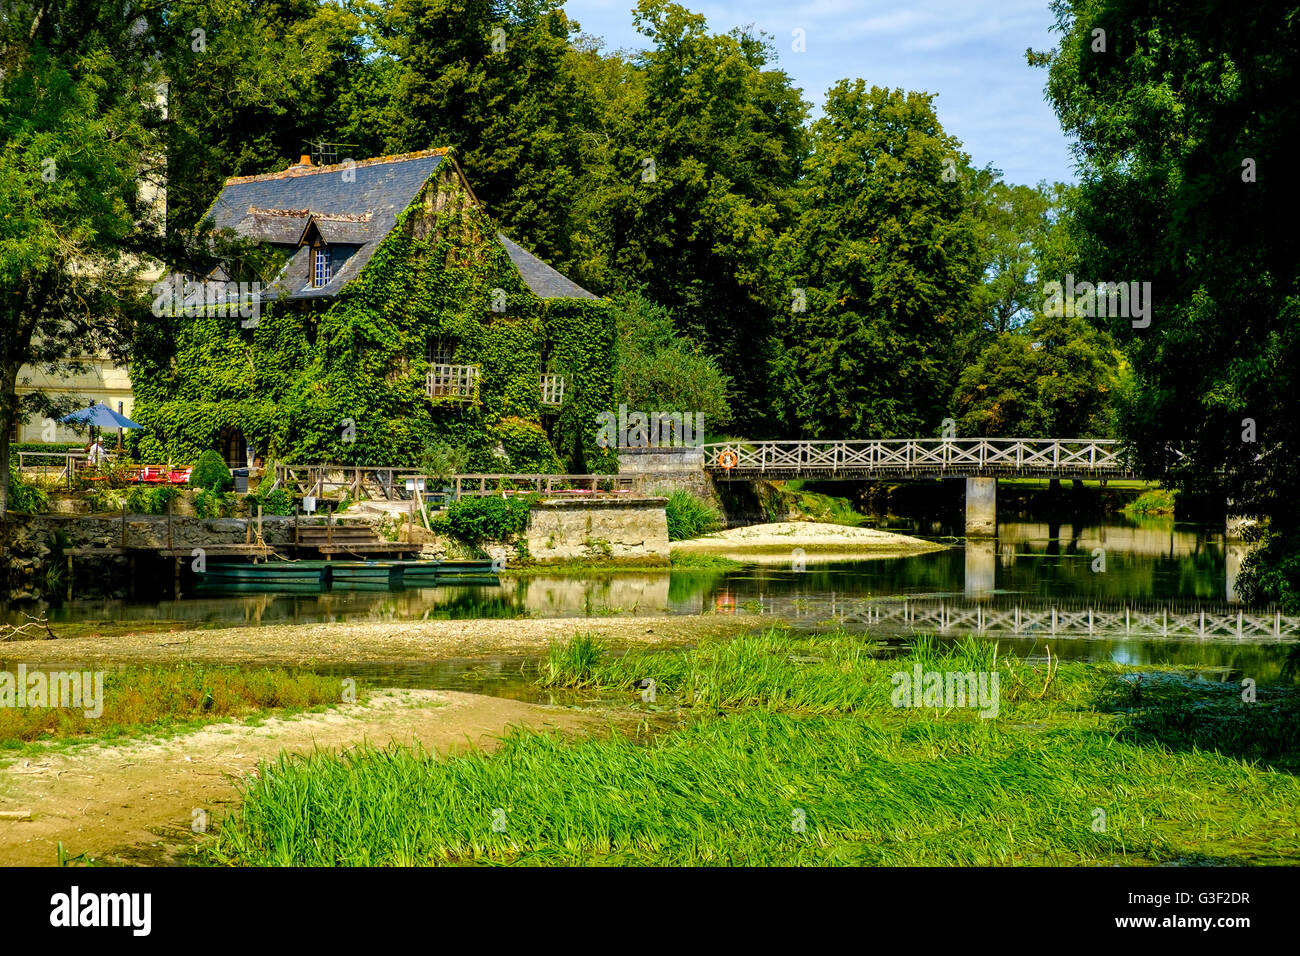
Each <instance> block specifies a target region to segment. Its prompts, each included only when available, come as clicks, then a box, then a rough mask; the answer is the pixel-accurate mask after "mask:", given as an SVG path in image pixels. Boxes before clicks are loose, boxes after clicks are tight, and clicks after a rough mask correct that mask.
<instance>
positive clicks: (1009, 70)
mask: <svg viewBox="0 0 1300 956" xmlns="http://www.w3.org/2000/svg"><path fill="white" fill-rule="evenodd" d="M679 2H682V3H683V5H684V6H686V7H687V8H688V9H690V10H692V11H694V12H696V13H702V14H704V15H705V16H706V17H708V20H709V29H710V30H711V31H713V32H714V33H723V32H725V31H727V30H730V29H731V28H733V27H738V26H740V27H743V26H748V25H751V24H752V25H753V27H754V29H755V30H756V31H761V32H763V33H767V34H770V35H771V36H773V37H774V38H775V44H776V47H777V51H778V54H779V61H778V66H779V67H780V68H781V69H784V70H785V71H786V72H787V73H789V74H790V76H791V77H793V78H794V82H795V85H796V86H799V87H802V89H803V97H804V99H805V100H808V101H809V102H811V103H813V105H814V107H817V108H820V106H821V103H822V101H823V99H824V98H825V95H826V91H827V90H828V89H829V88H830V87H831V86H832V85H834V84H835V82H836V81H838V80H840V79H842V78H845V77H850V78H857V77H861V78H862V79H864V80H866V81H867V84H868V85H874V86H886V87H902V88H903V89H906V90H923V91H925V92H928V93H935V94H937V96H936V98H935V106H936V109H937V110H938V114H939V121H940V122H941V123H943V126H944V129H946V130H947V131H948V132H949V133H951V134H953V135H954V136H956V137H957V138H958V139H960V140H961V141H962V144H963V146H964V147H965V149H966V151H967V152H968V153H970V155H971V158H972V160H973V161H974V163H975V165H977V166H983V165H985V164H989V163H991V164H992V165H993V166H994V167H995V168H997V169H1001V170H1002V171H1003V174H1004V178H1005V179H1006V180H1007V181H1008V182H1011V183H1024V184H1028V185H1032V184H1034V183H1037V182H1038V181H1039V180H1040V179H1045V180H1047V181H1048V182H1055V181H1058V180H1059V181H1062V182H1073V181H1074V180H1075V176H1074V172H1073V168H1072V166H1071V162H1070V153H1069V149H1068V144H1067V142H1066V138H1065V134H1064V133H1062V132H1061V126H1060V123H1059V122H1057V119H1056V115H1055V114H1054V113H1053V112H1052V110H1051V108H1050V107H1049V106H1048V105H1047V102H1046V100H1045V99H1044V98H1043V86H1044V84H1045V82H1046V80H1047V74H1046V71H1044V70H1042V69H1031V68H1030V67H1029V66H1028V65H1026V63H1025V49H1026V48H1027V47H1032V48H1033V49H1035V50H1044V49H1048V48H1050V47H1052V46H1055V45H1056V44H1055V37H1056V35H1055V34H1053V33H1051V32H1050V31H1049V29H1048V28H1049V27H1050V26H1051V23H1052V18H1051V15H1050V13H1049V12H1048V9H1047V2H1048V0H913V2H912V3H910V4H908V5H906V6H901V5H900V4H898V3H897V2H884V0H786V2H781V3H778V2H775V0H745V2H737V0H708V2H705V0H679ZM633 4H634V0H567V2H566V3H565V5H564V9H565V10H566V12H567V13H568V14H569V16H570V17H572V18H573V19H575V20H577V21H578V23H580V24H581V25H582V32H584V33H589V34H592V35H593V36H598V37H601V38H603V39H604V40H605V42H606V46H605V49H606V51H607V52H608V51H613V50H619V49H628V50H631V49H640V48H643V47H645V46H647V45H648V43H647V41H646V38H645V37H643V36H641V35H640V34H638V33H637V32H636V30H635V29H634V28H633V26H632V7H633ZM796 29H802V30H803V31H804V34H805V37H806V40H805V44H806V50H805V52H802V53H796V52H794V51H793V50H792V45H793V39H792V36H793V31H794V30H796Z"/></svg>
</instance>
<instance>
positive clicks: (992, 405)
mask: <svg viewBox="0 0 1300 956" xmlns="http://www.w3.org/2000/svg"><path fill="white" fill-rule="evenodd" d="M1119 380H1120V371H1119V353H1118V352H1117V351H1116V349H1115V346H1114V343H1113V342H1112V341H1111V338H1110V336H1109V335H1107V334H1106V333H1104V332H1101V331H1098V330H1097V329H1095V328H1093V327H1092V326H1091V325H1090V324H1089V323H1088V322H1087V320H1086V319H1084V318H1082V317H1079V316H1064V317H1054V316H1045V315H1041V314H1040V315H1037V316H1035V317H1034V319H1033V321H1031V322H1030V323H1029V324H1028V325H1027V326H1026V327H1025V328H1024V329H1019V330H1013V331H1010V332H1005V333H1003V334H1001V335H999V336H997V337H996V338H995V339H994V340H993V342H992V343H991V344H990V345H989V346H988V348H986V349H985V350H984V352H983V353H981V355H980V356H979V358H978V359H977V360H976V361H975V362H974V363H973V364H972V365H970V366H969V367H968V368H966V369H965V370H963V372H962V375H961V380H960V382H959V383H958V385H957V390H956V393H955V395H954V399H953V406H954V409H955V413H956V415H957V416H958V430H959V432H960V433H961V434H963V435H980V436H987V437H998V438H1101V437H1105V436H1108V435H1110V434H1112V433H1113V430H1114V421H1113V420H1114V414H1115V397H1116V389H1117V387H1118V383H1119Z"/></svg>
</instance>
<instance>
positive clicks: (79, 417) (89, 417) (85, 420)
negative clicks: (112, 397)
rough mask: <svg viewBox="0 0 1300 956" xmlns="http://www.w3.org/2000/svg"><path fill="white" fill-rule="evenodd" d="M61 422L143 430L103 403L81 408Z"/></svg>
mask: <svg viewBox="0 0 1300 956" xmlns="http://www.w3.org/2000/svg"><path fill="white" fill-rule="evenodd" d="M59 421H61V422H64V423H65V424H69V425H94V426H95V427H96V428H143V427H144V426H143V425H137V424H136V423H135V422H133V421H131V419H129V418H127V417H126V416H125V415H119V414H118V413H117V412H115V411H113V410H112V409H111V408H109V407H108V406H107V405H105V404H104V403H103V402H100V403H99V404H98V405H90V406H88V407H86V408H79V409H77V410H76V411H75V412H73V413H72V414H70V415H64V416H63V417H62V418H60V419H59Z"/></svg>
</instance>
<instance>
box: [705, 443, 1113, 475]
mask: <svg viewBox="0 0 1300 956" xmlns="http://www.w3.org/2000/svg"><path fill="white" fill-rule="evenodd" d="M700 447H701V449H702V450H703V452H704V469H705V470H706V471H708V472H709V474H711V475H712V476H713V477H714V478H715V479H716V480H719V481H749V480H753V479H755V478H887V477H898V478H903V477H907V478H922V477H929V476H936V477H943V476H947V475H954V476H958V475H959V476H971V477H983V478H998V477H1003V478H1010V477H1044V478H1091V479H1105V478H1133V477H1137V476H1136V474H1135V472H1134V471H1133V467H1132V465H1131V463H1130V461H1129V459H1128V456H1127V455H1126V453H1125V450H1124V448H1123V446H1122V445H1121V443H1120V442H1118V441H1115V440H1112V439H1104V438H878V439H868V440H865V441H758V442H719V443H715V444H708V445H702V446H700Z"/></svg>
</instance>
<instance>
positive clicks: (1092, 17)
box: [1030, 0, 1300, 607]
mask: <svg viewBox="0 0 1300 956" xmlns="http://www.w3.org/2000/svg"><path fill="white" fill-rule="evenodd" d="M1054 11H1055V13H1056V16H1057V28H1058V30H1059V32H1060V33H1061V40H1060V43H1059V46H1058V47H1057V48H1056V49H1055V50H1053V51H1051V52H1050V53H1045V54H1031V55H1030V59H1031V62H1036V63H1041V64H1044V65H1046V66H1047V67H1048V68H1049V72H1048V82H1047V93H1048V96H1049V98H1050V100H1051V102H1052V105H1053V106H1054V107H1055V109H1056V112H1057V114H1058V115H1059V116H1060V118H1061V122H1062V125H1063V126H1064V128H1065V131H1066V132H1067V133H1068V134H1069V135H1071V136H1073V137H1077V145H1076V146H1075V153H1076V157H1077V159H1078V160H1079V162H1080V164H1081V170H1082V177H1081V178H1082V182H1081V185H1080V188H1079V195H1078V199H1077V202H1076V204H1075V205H1076V209H1075V217H1076V219H1077V224H1078V228H1079V235H1080V247H1079V260H1078V263H1077V266H1078V267H1077V268H1075V269H1074V273H1075V275H1077V276H1080V277H1083V278H1087V279H1089V280H1091V281H1124V280H1135V281H1143V282H1150V283H1151V288H1152V290H1153V308H1152V312H1151V316H1150V324H1149V325H1147V326H1144V327H1134V325H1133V323H1131V322H1130V321H1129V320H1128V319H1126V318H1123V317H1120V318H1113V319H1111V320H1109V326H1110V329H1111V331H1112V332H1113V333H1114V335H1115V336H1116V340H1117V341H1118V342H1119V343H1120V344H1121V346H1122V347H1123V348H1124V349H1125V351H1126V352H1127V354H1128V356H1129V358H1130V361H1131V362H1132V364H1133V370H1134V386H1135V387H1134V390H1133V394H1132V397H1131V400H1130V401H1126V402H1125V403H1124V406H1123V418H1122V430H1123V434H1124V436H1125V437H1127V438H1129V439H1130V440H1131V441H1132V442H1133V444H1134V447H1135V449H1136V450H1137V452H1138V453H1139V454H1140V456H1141V461H1142V465H1143V467H1144V468H1145V470H1147V472H1148V473H1150V474H1152V475H1159V476H1161V477H1162V480H1164V481H1165V482H1167V483H1169V484H1170V485H1172V486H1175V487H1179V488H1184V489H1191V490H1196V491H1207V492H1213V493H1215V494H1217V495H1219V496H1222V497H1227V498H1229V499H1231V500H1232V501H1233V502H1234V504H1233V508H1234V510H1236V511H1239V512H1241V513H1244V514H1252V513H1266V514H1269V515H1270V516H1271V533H1272V534H1273V535H1274V536H1275V537H1274V538H1273V540H1272V542H1271V543H1270V546H1269V548H1268V549H1267V550H1266V551H1264V552H1262V553H1261V554H1260V555H1259V556H1258V557H1257V558H1256V560H1255V561H1253V562H1251V563H1250V564H1249V565H1248V567H1247V572H1246V574H1245V578H1246V580H1245V581H1244V582H1243V580H1242V579H1241V578H1239V579H1238V587H1239V588H1240V587H1242V586H1243V584H1244V585H1245V589H1246V590H1247V591H1250V592H1251V593H1252V596H1254V597H1261V598H1273V599H1276V598H1282V599H1284V600H1286V601H1287V602H1288V604H1290V605H1291V606H1293V607H1294V606H1300V574H1298V573H1297V571H1298V570H1300V470H1298V469H1297V468H1296V464H1295V463H1296V461H1297V458H1298V457H1300V449H1298V448H1297V447H1296V442H1297V435H1296V431H1295V428H1294V421H1295V415H1296V408H1297V404H1298V403H1300V371H1298V369H1300V366H1297V363H1296V354H1297V351H1298V345H1300V343H1298V342H1297V334H1298V333H1300V293H1298V292H1297V290H1298V289H1300V238H1297V234H1296V231H1295V229H1294V227H1293V225H1294V222H1295V219H1296V213H1297V212H1298V211H1300V183H1298V182H1297V179H1296V177H1295V176H1294V175H1293V174H1292V172H1291V158H1292V152H1293V150H1292V148H1291V146H1290V145H1289V144H1290V143H1292V142H1294V137H1295V130H1296V128H1297V127H1298V126H1300V100H1298V99H1297V98H1296V96H1295V91H1296V89H1297V88H1298V87H1300V75H1298V71H1300V11H1298V9H1297V6H1296V4H1295V3H1289V2H1281V3H1279V2H1275V0H1243V2H1239V3H1232V4H1228V3H1224V2H1222V0H1191V2H1189V3H1184V4H1179V5H1176V6H1169V5H1160V4H1154V5H1153V4H1150V3H1148V2H1146V0H1061V2H1059V3H1057V4H1055V5H1054ZM1097 29H1104V30H1105V31H1106V44H1105V49H1104V50H1100V49H1098V48H1097V43H1096V37H1095V35H1094V31H1095V30H1097ZM1288 555H1293V556H1294V557H1288ZM1252 576H1255V577H1254V583H1253V584H1252V582H1251V580H1250V579H1251V578H1252Z"/></svg>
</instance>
